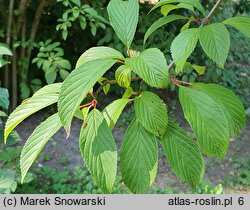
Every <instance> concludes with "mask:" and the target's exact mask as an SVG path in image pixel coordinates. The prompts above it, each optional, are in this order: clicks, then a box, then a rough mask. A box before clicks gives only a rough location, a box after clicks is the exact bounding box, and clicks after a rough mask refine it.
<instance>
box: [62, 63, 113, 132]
mask: <svg viewBox="0 0 250 210" xmlns="http://www.w3.org/2000/svg"><path fill="white" fill-rule="evenodd" d="M114 64H115V60H113V59H99V60H92V61H89V62H87V63H84V64H83V65H81V66H79V67H78V68H76V69H75V70H73V71H72V72H71V74H70V75H69V76H68V77H67V79H66V80H65V81H64V82H63V84H62V87H61V91H60V95H59V100H58V110H59V116H60V118H61V122H62V124H63V126H64V127H65V129H66V130H67V133H68V134H69V131H70V130H69V129H70V124H71V121H72V118H73V116H74V113H75V111H76V110H77V108H78V107H79V105H80V104H81V102H82V101H83V99H84V98H85V97H86V95H87V94H88V92H89V90H90V89H91V88H92V87H93V86H94V85H95V83H96V82H97V81H98V80H99V79H100V78H101V77H102V76H103V74H104V73H105V72H106V71H107V70H109V69H110V68H111V67H112V66H113V65H114Z"/></svg>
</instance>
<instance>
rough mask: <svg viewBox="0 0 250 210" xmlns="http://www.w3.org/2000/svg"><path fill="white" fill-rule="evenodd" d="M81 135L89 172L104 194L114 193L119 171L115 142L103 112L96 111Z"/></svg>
mask: <svg viewBox="0 0 250 210" xmlns="http://www.w3.org/2000/svg"><path fill="white" fill-rule="evenodd" d="M85 122H86V126H85V127H82V130H81V134H80V150H81V154H82V158H83V160H84V161H85V163H86V166H87V168H88V170H89V171H90V173H91V175H92V176H93V178H94V181H95V183H96V184H97V186H98V187H99V188H100V189H101V190H102V192H103V193H110V192H111V191H112V188H113V185H114V182H115V178H116V171H117V151H116V145H115V140H114V138H113V136H112V133H111V131H110V129H109V127H108V124H107V122H106V120H105V119H104V117H103V115H102V113H101V112H99V111H98V110H96V109H94V110H92V111H91V112H90V113H89V114H88V116H87V118H86V121H85Z"/></svg>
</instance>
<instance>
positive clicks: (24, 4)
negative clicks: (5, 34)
mask: <svg viewBox="0 0 250 210" xmlns="http://www.w3.org/2000/svg"><path fill="white" fill-rule="evenodd" d="M29 2H30V0H21V1H20V3H19V9H18V10H19V12H20V15H19V17H18V19H17V24H16V25H17V26H16V34H17V35H18V34H19V32H20V29H21V28H22V25H23V23H24V19H25V13H26V9H27V7H28V5H29Z"/></svg>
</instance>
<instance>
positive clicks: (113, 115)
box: [102, 99, 130, 129]
mask: <svg viewBox="0 0 250 210" xmlns="http://www.w3.org/2000/svg"><path fill="white" fill-rule="evenodd" d="M128 102H130V99H118V100H115V101H113V102H112V103H111V104H109V105H108V106H107V107H106V108H105V109H104V110H103V111H102V113H103V116H104V118H105V120H106V121H107V123H108V126H109V127H110V129H113V128H114V127H115V124H116V122H117V120H118V119H119V117H120V115H121V113H122V111H123V109H124V108H125V106H126V105H127V104H128Z"/></svg>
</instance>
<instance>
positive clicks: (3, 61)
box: [0, 59, 10, 68]
mask: <svg viewBox="0 0 250 210" xmlns="http://www.w3.org/2000/svg"><path fill="white" fill-rule="evenodd" d="M9 63H10V62H9V61H6V60H3V59H0V68H1V67H3V66H5V65H6V64H9Z"/></svg>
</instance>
